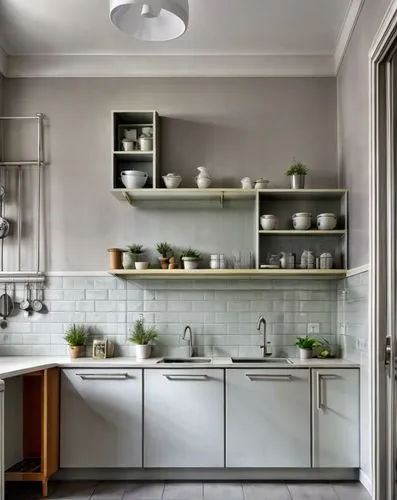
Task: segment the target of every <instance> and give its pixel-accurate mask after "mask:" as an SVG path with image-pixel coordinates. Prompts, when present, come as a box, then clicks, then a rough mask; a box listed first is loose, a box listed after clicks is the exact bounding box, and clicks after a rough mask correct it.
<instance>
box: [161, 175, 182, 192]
mask: <svg viewBox="0 0 397 500" xmlns="http://www.w3.org/2000/svg"><path fill="white" fill-rule="evenodd" d="M163 181H164V184H165V187H166V188H167V189H176V188H178V187H179V185H180V183H181V182H182V177H181V176H180V175H174V174H168V175H163Z"/></svg>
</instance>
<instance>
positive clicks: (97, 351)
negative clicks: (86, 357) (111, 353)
mask: <svg viewBox="0 0 397 500" xmlns="http://www.w3.org/2000/svg"><path fill="white" fill-rule="evenodd" d="M107 351H108V343H107V340H99V339H96V340H94V342H93V344H92V357H93V358H94V359H105V358H107V355H108V352H107Z"/></svg>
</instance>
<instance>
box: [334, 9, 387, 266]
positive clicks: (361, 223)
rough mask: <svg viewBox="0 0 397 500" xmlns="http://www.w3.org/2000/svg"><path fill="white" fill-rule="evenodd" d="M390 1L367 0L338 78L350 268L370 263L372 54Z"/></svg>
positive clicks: (341, 174) (340, 146)
mask: <svg viewBox="0 0 397 500" xmlns="http://www.w3.org/2000/svg"><path fill="white" fill-rule="evenodd" d="M388 4H389V0H376V1H374V0H366V1H365V2H364V6H363V9H362V11H361V14H360V16H359V19H358V22H357V24H356V27H355V29H354V32H353V36H352V38H351V40H350V43H349V46H348V49H347V51H346V54H345V57H344V60H343V62H342V65H341V67H340V70H339V74H338V79H337V82H338V117H339V119H338V135H339V141H338V142H339V144H338V145H339V169H340V176H341V183H342V185H343V186H345V187H347V188H349V189H350V190H351V194H350V227H349V229H350V234H349V246H350V259H349V267H351V268H353V267H358V266H361V265H363V264H367V263H368V260H369V256H368V254H369V240H368V224H369V193H368V188H369V185H368V179H369V177H368V166H369V97H368V92H369V73H368V67H369V65H368V52H369V49H370V46H371V44H372V41H373V39H374V37H375V34H376V31H377V30H378V28H379V25H380V23H381V20H382V17H383V15H384V14H385V12H386V9H387V6H388Z"/></svg>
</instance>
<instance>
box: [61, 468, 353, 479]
mask: <svg viewBox="0 0 397 500" xmlns="http://www.w3.org/2000/svg"><path fill="white" fill-rule="evenodd" d="M51 479H55V480H59V481H78V480H91V481H95V480H108V481H123V480H124V481H127V480H146V481H164V480H169V481H178V480H179V481H181V480H185V481H194V480H195V481H226V480H227V481H358V479H359V471H358V469H295V468H294V469H234V468H233V469H227V468H226V469H61V470H60V471H59V472H57V473H56V474H55V475H54V476H53V477H52V478H51Z"/></svg>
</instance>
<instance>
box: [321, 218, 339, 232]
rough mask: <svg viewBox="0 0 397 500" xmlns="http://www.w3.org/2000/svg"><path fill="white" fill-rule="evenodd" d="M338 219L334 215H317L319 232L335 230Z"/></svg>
mask: <svg viewBox="0 0 397 500" xmlns="http://www.w3.org/2000/svg"><path fill="white" fill-rule="evenodd" d="M337 222H338V219H337V217H336V215H335V214H319V215H317V228H318V229H320V231H331V230H332V229H335V227H336V223H337Z"/></svg>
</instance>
